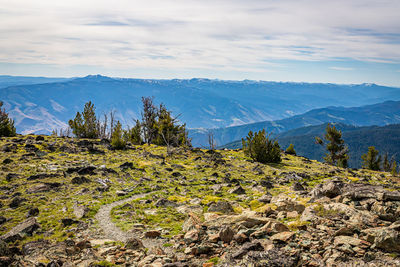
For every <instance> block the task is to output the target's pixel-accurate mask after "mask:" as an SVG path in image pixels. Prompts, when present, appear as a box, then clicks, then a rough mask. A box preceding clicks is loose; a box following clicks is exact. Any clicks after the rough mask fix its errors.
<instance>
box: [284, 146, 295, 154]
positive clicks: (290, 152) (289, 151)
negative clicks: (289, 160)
mask: <svg viewBox="0 0 400 267" xmlns="http://www.w3.org/2000/svg"><path fill="white" fill-rule="evenodd" d="M285 152H286V154H289V155H296V150H294V145H293V144H290V145H289V146H288V148H286V151H285Z"/></svg>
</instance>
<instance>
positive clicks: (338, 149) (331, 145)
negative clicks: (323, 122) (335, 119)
mask: <svg viewBox="0 0 400 267" xmlns="http://www.w3.org/2000/svg"><path fill="white" fill-rule="evenodd" d="M324 138H325V140H326V142H327V144H326V147H325V148H326V150H327V151H328V153H326V155H325V157H324V160H325V162H327V163H329V164H332V165H336V166H339V167H342V168H347V165H348V159H349V156H348V155H347V153H348V147H347V146H345V144H344V141H343V139H342V132H341V131H340V130H338V129H336V127H335V126H334V125H333V126H331V125H330V124H328V125H327V126H326V133H325V136H324ZM315 141H316V143H317V144H319V145H322V146H323V145H324V141H323V140H322V139H321V138H320V137H315Z"/></svg>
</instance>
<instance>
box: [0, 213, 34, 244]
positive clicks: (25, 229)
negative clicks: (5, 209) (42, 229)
mask: <svg viewBox="0 0 400 267" xmlns="http://www.w3.org/2000/svg"><path fill="white" fill-rule="evenodd" d="M38 228H39V224H38V223H37V222H36V219H35V218H33V217H31V218H29V219H27V220H25V221H24V222H22V223H20V224H18V225H17V226H15V227H14V228H12V229H11V230H10V231H9V232H8V233H6V234H5V235H3V236H1V237H0V239H2V240H4V241H5V242H14V241H16V240H20V239H22V238H23V237H24V236H25V235H32V234H33V232H34V231H35V230H36V229H38Z"/></svg>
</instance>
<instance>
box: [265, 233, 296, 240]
mask: <svg viewBox="0 0 400 267" xmlns="http://www.w3.org/2000/svg"><path fill="white" fill-rule="evenodd" d="M294 235H295V233H294V232H281V233H277V234H274V235H273V236H271V238H270V239H271V240H272V241H281V242H288V241H289V240H290V239H292V237H293V236H294Z"/></svg>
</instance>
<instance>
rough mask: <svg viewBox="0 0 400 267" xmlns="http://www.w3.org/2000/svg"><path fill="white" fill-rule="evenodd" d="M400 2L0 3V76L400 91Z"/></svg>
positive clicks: (5, 0) (19, 0) (172, 0)
mask: <svg viewBox="0 0 400 267" xmlns="http://www.w3.org/2000/svg"><path fill="white" fill-rule="evenodd" d="M399 14H400V1H398V0H380V1H370V0H347V1H344V0H336V1H327V0H326V1H324V0H280V1H276V0H272V1H271V0H247V1H242V0H213V1H211V0H202V1H198V0H158V1H154V0H147V1H135V0H114V1H108V0H107V1H105V0H96V1H94V0H93V1H92V0H80V1H76V0H69V1H55V0H41V1H31V0H13V1H10V0H0V39H1V42H0V74H5V75H6V74H8V75H28V76H52V77H54V76H58V77H60V76H62V77H71V76H84V75H87V74H97V73H100V74H103V75H108V76H114V77H134V78H192V77H206V78H217V79H230V80H242V79H253V80H269V81H297V82H333V83H378V84H383V85H392V86H399V87H400V15H399Z"/></svg>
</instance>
